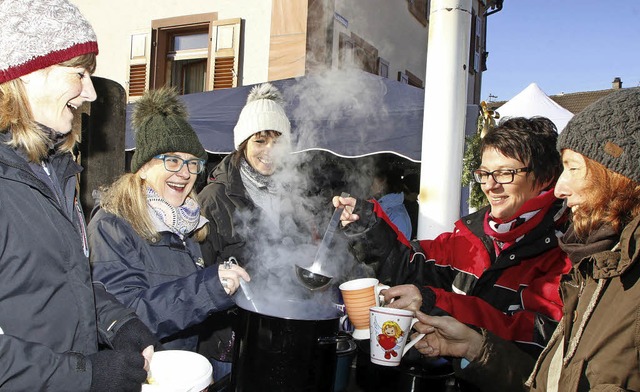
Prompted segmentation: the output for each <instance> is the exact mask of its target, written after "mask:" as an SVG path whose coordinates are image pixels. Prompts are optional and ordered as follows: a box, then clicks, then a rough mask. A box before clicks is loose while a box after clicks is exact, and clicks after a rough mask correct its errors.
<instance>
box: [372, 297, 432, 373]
mask: <svg viewBox="0 0 640 392" xmlns="http://www.w3.org/2000/svg"><path fill="white" fill-rule="evenodd" d="M369 315H370V322H369V329H370V334H371V343H370V348H371V362H373V363H375V364H378V365H383V366H398V365H399V364H400V360H401V359H402V356H403V355H404V354H406V353H407V351H409V349H410V348H411V347H413V345H414V344H416V343H417V342H418V341H419V340H420V339H422V338H423V337H424V334H423V333H421V334H418V335H417V336H416V337H415V338H413V339H411V340H409V337H410V336H409V334H410V333H411V328H412V327H413V325H414V324H415V323H417V322H418V319H417V318H415V317H414V313H413V311H411V310H405V309H393V308H384V307H381V306H374V307H372V308H371V309H370V310H369Z"/></svg>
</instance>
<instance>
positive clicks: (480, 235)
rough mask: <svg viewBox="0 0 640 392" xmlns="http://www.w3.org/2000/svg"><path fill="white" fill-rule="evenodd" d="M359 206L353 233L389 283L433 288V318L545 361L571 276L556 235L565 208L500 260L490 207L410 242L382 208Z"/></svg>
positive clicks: (359, 249) (557, 208)
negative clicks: (490, 229) (563, 287)
mask: <svg viewBox="0 0 640 392" xmlns="http://www.w3.org/2000/svg"><path fill="white" fill-rule="evenodd" d="M358 204H359V205H357V207H360V209H362V210H361V211H355V212H356V213H358V214H359V215H360V217H361V218H360V220H359V221H357V222H355V223H354V224H351V225H348V226H347V227H346V229H345V233H346V234H347V235H348V236H349V237H350V238H351V240H352V250H353V253H354V255H355V256H356V258H357V259H359V260H360V261H363V262H366V263H368V264H373V265H374V268H375V271H376V276H377V278H378V279H379V280H380V281H381V282H382V283H385V284H388V285H391V286H395V285H400V284H415V285H416V286H418V287H423V286H428V287H429V288H431V289H432V290H433V292H435V295H436V302H435V309H434V311H432V312H431V313H432V314H442V313H446V314H449V315H451V316H453V317H455V318H457V319H458V320H460V321H462V322H464V323H466V324H469V325H472V326H476V327H478V328H486V329H487V330H489V331H491V332H493V333H494V334H496V335H498V336H500V337H502V338H504V339H507V340H510V341H514V342H516V343H518V345H519V346H520V347H521V348H522V349H524V350H525V351H527V352H529V353H531V354H532V355H537V354H539V352H540V351H541V350H542V348H543V347H544V346H545V345H546V343H547V341H548V340H549V338H550V336H551V333H553V330H554V329H555V327H556V325H557V321H558V320H559V319H560V318H561V316H562V301H561V299H560V295H559V292H558V288H559V284H560V277H561V276H562V275H563V274H566V273H567V272H569V270H570V268H571V265H570V262H569V260H568V259H567V258H566V255H565V253H564V252H563V251H562V250H560V248H559V247H558V241H557V235H556V233H559V232H560V231H564V222H565V221H566V215H565V214H564V210H563V208H562V203H561V202H560V201H557V202H556V203H555V204H554V205H553V206H552V208H551V209H550V210H549V212H547V214H546V216H545V217H544V218H543V220H542V222H541V223H540V224H539V225H538V226H536V227H534V228H533V229H532V230H531V231H530V232H529V233H527V234H526V235H525V236H524V238H522V239H521V240H520V241H518V242H516V243H514V244H513V245H511V246H510V247H508V248H507V249H505V250H503V251H502V252H501V253H500V254H499V255H498V256H496V255H495V251H494V245H493V241H492V239H491V238H490V237H489V236H487V235H486V234H485V233H484V229H483V223H484V219H485V216H486V213H487V210H488V207H487V208H483V209H481V210H480V211H477V212H476V213H473V214H471V215H468V216H466V217H463V218H462V219H460V220H459V221H457V222H456V223H455V230H454V231H453V232H452V233H443V234H441V235H440V236H438V237H437V238H435V239H433V240H422V241H418V240H414V241H411V242H409V241H408V240H407V239H406V238H405V237H404V236H403V235H402V234H401V233H399V232H398V231H397V230H396V229H395V226H394V225H393V224H391V223H390V222H389V221H388V218H387V217H386V215H385V214H384V212H383V211H382V209H381V208H380V206H379V205H378V204H377V203H376V202H375V201H374V200H372V201H370V202H369V203H366V202H365V203H363V202H360V203H358ZM352 226H353V227H352Z"/></svg>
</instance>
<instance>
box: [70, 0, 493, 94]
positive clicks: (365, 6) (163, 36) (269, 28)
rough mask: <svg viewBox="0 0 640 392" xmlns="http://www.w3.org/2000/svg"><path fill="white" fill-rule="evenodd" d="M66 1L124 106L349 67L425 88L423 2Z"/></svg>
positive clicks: (477, 2)
mask: <svg viewBox="0 0 640 392" xmlns="http://www.w3.org/2000/svg"><path fill="white" fill-rule="evenodd" d="M72 1H73V2H74V3H75V4H76V5H77V6H78V7H79V8H80V10H81V11H82V13H83V14H84V15H85V16H86V17H87V19H88V20H89V21H90V22H91V23H92V25H93V27H94V29H95V30H96V34H97V35H98V42H99V45H100V55H99V57H98V68H97V70H96V73H95V75H96V76H99V77H103V78H106V79H110V80H113V81H116V82H117V83H119V84H121V85H122V86H123V87H124V89H125V91H126V94H127V102H132V101H135V99H136V97H139V96H140V95H142V93H143V92H144V91H145V90H147V89H150V88H157V87H160V86H165V85H171V86H175V87H176V88H178V89H179V91H181V92H182V93H183V94H188V93H195V92H201V91H210V90H215V89H221V88H230V87H236V86H243V85H250V84H255V83H262V82H265V81H271V80H279V79H285V78H290V77H297V76H302V75H306V74H309V73H312V72H317V71H319V70H326V69H332V68H339V67H347V66H355V67H357V68H360V69H363V70H366V71H368V72H371V73H373V74H378V75H381V76H384V77H387V78H390V79H393V80H399V81H401V82H403V83H409V84H412V85H415V86H418V87H424V80H425V72H426V71H425V64H426V54H427V40H428V34H429V20H428V15H429V0H214V1H211V0H189V1H177V0H156V1H154V2H151V3H150V2H147V1H144V0H111V1H109V2H96V1H95V0H72ZM487 3H488V4H487ZM495 3H496V1H495V0H494V1H491V0H490V1H489V2H487V1H486V0H474V1H473V15H472V23H471V25H472V28H471V31H470V32H469V34H470V39H471V50H470V53H469V81H468V99H467V102H468V103H478V102H479V100H480V86H481V73H482V70H483V69H484V58H485V57H486V56H485V54H486V49H485V47H486V45H485V42H486V37H485V32H486V29H485V24H486V18H485V13H486V12H487V11H488V7H495Z"/></svg>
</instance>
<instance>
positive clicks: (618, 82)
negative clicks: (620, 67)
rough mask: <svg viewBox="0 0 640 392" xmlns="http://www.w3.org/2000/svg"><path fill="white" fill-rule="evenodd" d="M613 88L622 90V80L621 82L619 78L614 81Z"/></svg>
mask: <svg viewBox="0 0 640 392" xmlns="http://www.w3.org/2000/svg"><path fill="white" fill-rule="evenodd" d="M611 88H612V89H614V90H620V89H621V88H622V80H620V78H619V77H618V78H615V79H613V82H611Z"/></svg>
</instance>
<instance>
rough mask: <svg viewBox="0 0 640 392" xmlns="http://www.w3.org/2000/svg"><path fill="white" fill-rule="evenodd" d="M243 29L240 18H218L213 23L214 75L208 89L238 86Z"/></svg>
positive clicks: (212, 59)
mask: <svg viewBox="0 0 640 392" xmlns="http://www.w3.org/2000/svg"><path fill="white" fill-rule="evenodd" d="M241 29H242V20H241V19H240V18H234V19H226V20H218V21H215V22H213V23H212V25H211V45H212V50H211V52H212V56H211V57H212V58H211V61H212V63H213V75H212V77H211V80H210V81H209V83H208V86H207V88H208V90H218V89H222V88H231V87H237V86H238V77H239V74H240V69H239V63H240V39H241V37H242V31H241Z"/></svg>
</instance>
